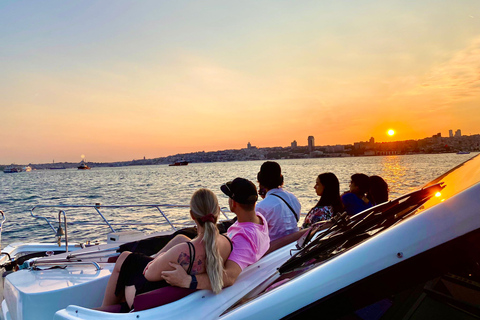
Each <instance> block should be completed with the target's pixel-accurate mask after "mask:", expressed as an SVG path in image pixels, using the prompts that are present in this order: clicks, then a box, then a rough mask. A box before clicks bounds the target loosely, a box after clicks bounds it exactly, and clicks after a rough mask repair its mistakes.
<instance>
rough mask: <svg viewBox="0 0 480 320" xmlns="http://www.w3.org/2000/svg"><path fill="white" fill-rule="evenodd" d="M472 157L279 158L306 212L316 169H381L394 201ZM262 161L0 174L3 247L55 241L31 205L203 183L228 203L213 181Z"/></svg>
mask: <svg viewBox="0 0 480 320" xmlns="http://www.w3.org/2000/svg"><path fill="white" fill-rule="evenodd" d="M474 155H476V154H473V153H472V154H468V155H457V154H438V155H431V154H430V155H405V156H383V157H380V156H379V157H356V158H330V159H327V158H319V159H295V160H279V161H278V162H279V163H280V165H281V167H282V172H283V175H284V177H285V188H286V189H287V190H289V191H291V192H293V193H294V194H295V195H296V196H297V197H298V198H299V200H300V203H301V204H302V212H303V213H306V212H308V210H309V209H310V208H311V207H312V206H314V205H315V203H316V202H317V201H318V197H317V196H316V194H315V191H314V189H313V186H314V184H315V179H316V177H317V176H318V174H320V173H322V172H333V173H335V174H336V175H337V177H338V178H339V180H340V188H341V191H346V190H347V189H348V184H349V181H350V176H351V175H352V174H354V173H357V172H360V173H365V174H367V175H373V174H376V175H380V176H382V177H383V178H384V179H385V180H386V181H387V183H388V185H389V186H390V190H391V193H390V195H391V197H390V198H392V199H393V198H395V197H398V196H400V195H402V194H404V193H407V192H409V191H412V190H414V189H416V188H419V187H421V186H422V185H424V184H425V183H427V182H429V181H430V180H433V179H434V178H436V177H437V176H439V175H440V174H442V173H444V172H446V171H448V170H449V169H451V168H453V167H455V166H456V165H458V164H460V163H462V162H464V161H465V160H467V159H470V158H471V157H473V156H474ZM262 163H263V161H241V162H223V163H192V164H189V165H188V166H182V167H169V166H166V165H160V166H135V167H120V168H93V169H91V170H76V169H66V170H38V171H32V172H22V173H11V174H4V173H0V210H3V211H4V212H5V214H6V215H7V221H6V222H5V224H4V227H3V232H2V247H4V246H6V245H7V244H8V243H11V242H15V241H26V240H29V241H32V240H35V241H50V240H51V241H52V242H54V241H55V239H54V235H53V232H52V229H51V228H50V227H48V225H47V224H46V222H45V221H44V220H41V219H35V218H33V217H31V216H30V209H31V208H32V207H34V206H36V205H47V204H49V205H52V204H76V205H94V204H95V203H101V204H102V205H118V204H122V205H125V204H160V203H163V204H166V203H168V204H188V202H189V199H190V196H191V195H192V193H193V192H194V191H195V190H196V189H198V188H209V189H211V190H212V191H214V192H215V193H216V194H217V196H218V198H219V201H220V205H221V206H228V200H227V198H226V196H224V195H223V194H222V193H221V191H220V189H219V188H220V186H221V185H222V184H223V183H225V182H226V181H229V180H232V179H234V178H236V177H244V178H247V179H250V180H252V181H254V182H256V176H257V172H258V170H259V169H260V165H261V164H262ZM35 212H37V211H35ZM102 213H103V214H104V215H105V217H106V218H107V219H108V220H109V221H111V222H112V223H115V225H114V227H115V228H116V230H117V231H125V230H131V228H129V225H131V224H133V223H135V222H139V221H141V222H143V223H152V224H151V225H148V226H147V225H140V226H134V227H133V229H135V230H141V231H146V232H153V231H160V230H161V229H164V228H165V225H164V224H160V222H161V221H162V219H161V218H160V217H159V213H158V211H156V209H153V210H152V209H135V210H130V211H129V210H127V211H126V210H119V209H118V210H117V209H115V210H103V211H102ZM167 213H168V212H167ZM37 214H40V215H44V216H47V217H49V218H50V219H52V221H54V220H57V221H58V209H48V210H47V209H43V210H41V211H40V210H39V211H38V212H37ZM169 218H170V219H171V220H172V221H174V222H176V223H185V222H188V220H189V216H188V210H173V211H171V212H170V214H169ZM62 219H63V218H62ZM67 219H68V221H69V223H70V222H73V223H74V225H72V226H69V228H68V233H69V240H70V241H81V240H92V241H93V240H100V241H102V242H103V241H105V240H106V233H107V232H108V231H109V229H108V228H107V227H105V225H103V224H102V225H83V224H82V223H85V222H101V221H100V220H101V218H100V217H99V216H98V215H97V214H96V212H95V211H92V210H89V211H87V212H86V211H85V210H84V209H81V210H80V209H77V210H69V211H67ZM120 224H126V225H120ZM56 225H58V222H57V223H56Z"/></svg>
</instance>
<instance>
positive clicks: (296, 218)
mask: <svg viewBox="0 0 480 320" xmlns="http://www.w3.org/2000/svg"><path fill="white" fill-rule="evenodd" d="M271 195H272V196H275V197H277V198H280V199H282V200H283V202H285V204H286V205H287V206H288V207H289V208H290V210H292V213H293V216H294V217H295V220H297V222H298V217H297V214H296V213H295V210H293V208H292V207H291V206H290V205H289V204H288V202H287V201H285V199H283V198H282V197H280V196H279V195H278V194H275V193H271Z"/></svg>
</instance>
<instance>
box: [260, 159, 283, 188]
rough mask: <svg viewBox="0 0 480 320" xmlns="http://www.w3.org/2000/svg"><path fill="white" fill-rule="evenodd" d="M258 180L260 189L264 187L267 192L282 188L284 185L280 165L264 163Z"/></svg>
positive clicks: (270, 162)
mask: <svg viewBox="0 0 480 320" xmlns="http://www.w3.org/2000/svg"><path fill="white" fill-rule="evenodd" d="M257 180H258V183H259V184H260V187H264V188H266V189H267V190H271V189H275V188H278V187H281V186H282V185H283V176H282V169H281V168H280V165H279V164H278V163H276V162H274V161H266V162H264V163H263V164H262V166H261V167H260V171H259V172H258V174H257Z"/></svg>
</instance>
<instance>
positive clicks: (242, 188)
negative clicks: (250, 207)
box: [220, 178, 258, 204]
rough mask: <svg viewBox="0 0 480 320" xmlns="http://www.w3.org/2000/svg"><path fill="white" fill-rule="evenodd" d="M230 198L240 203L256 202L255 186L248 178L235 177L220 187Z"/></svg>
mask: <svg viewBox="0 0 480 320" xmlns="http://www.w3.org/2000/svg"><path fill="white" fill-rule="evenodd" d="M220 190H222V192H223V193H225V194H226V195H227V196H228V197H229V198H232V200H234V201H236V202H238V203H241V204H253V203H255V202H257V199H258V193H257V187H255V185H254V184H253V182H251V181H250V180H247V179H244V178H235V179H234V180H233V181H229V182H227V183H225V184H224V185H222V186H221V187H220Z"/></svg>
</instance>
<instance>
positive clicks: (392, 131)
mask: <svg viewBox="0 0 480 320" xmlns="http://www.w3.org/2000/svg"><path fill="white" fill-rule="evenodd" d="M387 134H388V135H389V136H390V137H392V136H393V135H394V134H395V130H393V129H390V130H388V131H387Z"/></svg>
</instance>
